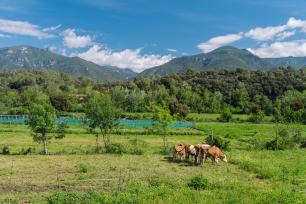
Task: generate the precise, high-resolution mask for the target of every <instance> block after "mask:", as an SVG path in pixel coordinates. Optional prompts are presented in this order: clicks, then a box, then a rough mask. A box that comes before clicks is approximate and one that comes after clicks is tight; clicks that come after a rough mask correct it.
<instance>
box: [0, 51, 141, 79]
mask: <svg viewBox="0 0 306 204" xmlns="http://www.w3.org/2000/svg"><path fill="white" fill-rule="evenodd" d="M11 68H14V69H16V68H17V69H50V70H54V71H58V72H63V73H66V74H71V75H74V76H77V77H79V76H87V77H89V78H91V79H93V80H102V81H104V82H112V81H117V80H125V79H130V78H133V77H134V76H135V74H136V73H135V72H133V71H132V70H130V69H119V68H117V67H112V66H100V65H97V64H95V63H93V62H89V61H86V60H84V59H81V58H79V57H66V56H63V55H59V54H55V53H53V52H51V51H50V50H49V49H40V48H35V47H31V46H14V47H6V48H1V49H0V69H11Z"/></svg>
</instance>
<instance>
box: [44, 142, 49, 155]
mask: <svg viewBox="0 0 306 204" xmlns="http://www.w3.org/2000/svg"><path fill="white" fill-rule="evenodd" d="M44 154H45V155H47V154H48V144H47V141H46V140H44Z"/></svg>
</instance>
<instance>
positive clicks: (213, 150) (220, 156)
mask: <svg viewBox="0 0 306 204" xmlns="http://www.w3.org/2000/svg"><path fill="white" fill-rule="evenodd" d="M207 157H209V158H210V159H211V161H212V162H213V163H214V164H217V163H219V160H222V161H224V162H227V158H226V155H225V154H224V153H223V152H222V151H221V150H220V149H219V148H218V147H216V146H212V147H210V148H208V149H207V150H206V153H205V158H204V161H205V160H206V158H207Z"/></svg>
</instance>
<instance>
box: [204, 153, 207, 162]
mask: <svg viewBox="0 0 306 204" xmlns="http://www.w3.org/2000/svg"><path fill="white" fill-rule="evenodd" d="M203 154H204V156H203V163H205V161H206V159H207V153H203Z"/></svg>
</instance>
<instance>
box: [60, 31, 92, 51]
mask: <svg viewBox="0 0 306 204" xmlns="http://www.w3.org/2000/svg"><path fill="white" fill-rule="evenodd" d="M75 32H76V31H75V29H70V28H69V29H66V30H65V31H64V32H63V33H62V35H63V44H64V45H65V46H66V47H68V48H84V47H88V46H90V45H92V40H91V37H90V36H89V35H84V36H78V35H77V34H76V33H75Z"/></svg>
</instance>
